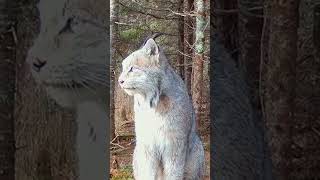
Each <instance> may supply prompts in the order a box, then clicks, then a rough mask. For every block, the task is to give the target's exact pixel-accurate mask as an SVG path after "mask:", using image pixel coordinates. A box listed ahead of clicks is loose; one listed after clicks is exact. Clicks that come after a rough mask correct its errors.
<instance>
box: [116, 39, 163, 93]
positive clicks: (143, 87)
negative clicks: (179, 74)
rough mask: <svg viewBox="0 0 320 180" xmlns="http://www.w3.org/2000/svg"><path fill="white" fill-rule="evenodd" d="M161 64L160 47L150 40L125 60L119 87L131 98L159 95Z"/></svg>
mask: <svg viewBox="0 0 320 180" xmlns="http://www.w3.org/2000/svg"><path fill="white" fill-rule="evenodd" d="M161 63H162V62H161V61H160V54H159V49H158V46H157V44H156V43H155V41H154V40H153V39H149V40H148V41H147V42H146V44H145V45H144V47H142V48H141V49H139V50H137V51H135V52H133V53H132V54H130V55H129V56H128V57H127V58H126V59H124V60H123V62H122V73H121V75H120V77H119V80H118V82H119V85H120V86H121V88H122V89H123V90H124V91H125V92H126V93H127V94H129V95H131V96H133V95H135V94H140V95H142V96H149V95H151V96H153V95H154V94H156V95H158V94H159V91H160V84H161V76H162V73H163V71H162V68H163V66H162V64H161Z"/></svg>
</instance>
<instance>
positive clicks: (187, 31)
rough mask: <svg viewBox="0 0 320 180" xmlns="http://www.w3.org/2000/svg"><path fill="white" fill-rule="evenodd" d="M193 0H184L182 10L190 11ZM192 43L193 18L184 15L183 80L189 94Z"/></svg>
mask: <svg viewBox="0 0 320 180" xmlns="http://www.w3.org/2000/svg"><path fill="white" fill-rule="evenodd" d="M193 3H194V0H185V3H184V12H191V11H192V10H193V9H194V7H193ZM192 44H193V19H192V17H191V16H185V17H184V53H185V56H184V82H185V84H186V86H187V89H188V91H189V94H191V73H192V65H191V64H192V56H193V50H192V47H191V46H192Z"/></svg>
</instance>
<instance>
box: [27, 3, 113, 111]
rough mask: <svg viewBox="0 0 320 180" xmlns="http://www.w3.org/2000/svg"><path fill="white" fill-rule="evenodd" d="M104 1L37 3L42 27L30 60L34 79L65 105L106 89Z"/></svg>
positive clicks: (88, 97) (29, 57)
mask: <svg viewBox="0 0 320 180" xmlns="http://www.w3.org/2000/svg"><path fill="white" fill-rule="evenodd" d="M104 4H105V5H107V4H106V2H104V1H102V0H96V1H94V0H55V1H52V0H41V1H40V3H39V5H38V9H39V13H40V20H41V22H40V23H41V27H40V32H39V35H38V37H37V39H36V40H35V41H34V44H33V46H32V47H31V49H30V50H29V52H28V57H27V62H28V64H29V65H30V67H31V69H32V70H31V72H32V75H33V77H34V78H35V80H36V81H37V82H38V83H41V84H42V85H43V86H44V87H45V88H46V90H47V92H48V94H49V95H50V96H51V97H52V98H53V99H55V100H56V101H57V102H58V103H59V104H61V105H62V106H72V105H74V104H76V103H77V101H81V100H84V99H90V98H93V97H95V96H96V95H97V94H100V92H101V93H102V91H103V89H105V85H106V82H107V79H108V76H107V74H108V71H107V67H106V60H107V57H108V55H107V54H106V49H107V48H108V46H107V45H108V42H107V40H106V39H105V38H106V34H107V33H106V29H105V28H104V25H103V24H104V22H103V21H104V19H105V17H104V11H103V10H104V9H103V8H104V7H106V6H104ZM100 96H101V94H100ZM80 97H81V98H84V99H81V98H80Z"/></svg>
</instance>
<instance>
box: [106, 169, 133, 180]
mask: <svg viewBox="0 0 320 180" xmlns="http://www.w3.org/2000/svg"><path fill="white" fill-rule="evenodd" d="M111 180H133V170H132V166H126V167H124V168H122V169H119V170H118V171H117V172H116V173H114V174H113V175H112V177H111Z"/></svg>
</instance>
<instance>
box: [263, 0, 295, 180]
mask: <svg viewBox="0 0 320 180" xmlns="http://www.w3.org/2000/svg"><path fill="white" fill-rule="evenodd" d="M298 8H299V1H298V0H288V1H276V0H272V1H271V9H270V13H271V14H270V15H271V16H270V18H271V21H270V35H269V45H268V47H269V52H268V57H269V58H268V64H267V67H266V68H267V72H266V74H265V78H264V79H265V86H264V87H265V88H266V89H265V98H264V99H265V102H264V103H265V116H266V117H265V118H266V119H265V121H266V126H267V129H268V136H269V137H268V138H269V146H270V149H271V155H272V157H271V158H272V161H273V168H274V169H273V172H274V174H275V177H277V179H280V180H286V179H292V178H293V177H291V176H290V174H291V173H292V171H293V167H292V163H293V161H292V160H293V159H294V155H293V151H292V147H293V139H292V133H293V131H292V130H293V127H294V123H295V96H296V94H295V89H296V59H297V28H298V17H299V16H298V15H299V10H298Z"/></svg>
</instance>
